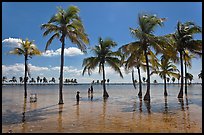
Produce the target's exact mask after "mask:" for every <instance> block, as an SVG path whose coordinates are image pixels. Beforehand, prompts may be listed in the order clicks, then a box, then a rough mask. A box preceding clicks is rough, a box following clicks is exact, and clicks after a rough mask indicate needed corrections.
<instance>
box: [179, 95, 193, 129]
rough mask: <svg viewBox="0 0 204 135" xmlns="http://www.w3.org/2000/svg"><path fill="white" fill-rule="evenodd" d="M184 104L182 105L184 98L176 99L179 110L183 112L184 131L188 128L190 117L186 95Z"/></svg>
mask: <svg viewBox="0 0 204 135" xmlns="http://www.w3.org/2000/svg"><path fill="white" fill-rule="evenodd" d="M185 99H186V104H185V105H184V100H183V98H180V99H178V100H179V103H180V105H181V110H182V113H183V118H182V120H183V128H184V129H185V132H188V130H189V129H190V127H191V126H190V117H189V106H188V97H187V95H186V98H185Z"/></svg>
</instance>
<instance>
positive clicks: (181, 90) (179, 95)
mask: <svg viewBox="0 0 204 135" xmlns="http://www.w3.org/2000/svg"><path fill="white" fill-rule="evenodd" d="M180 61H181V88H180V92H179V94H178V98H183V58H182V51H180Z"/></svg>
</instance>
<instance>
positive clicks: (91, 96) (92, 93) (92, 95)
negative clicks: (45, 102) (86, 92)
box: [91, 93, 93, 101]
mask: <svg viewBox="0 0 204 135" xmlns="http://www.w3.org/2000/svg"><path fill="white" fill-rule="evenodd" d="M91 101H93V93H91Z"/></svg>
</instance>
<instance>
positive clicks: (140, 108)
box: [139, 98, 142, 113]
mask: <svg viewBox="0 0 204 135" xmlns="http://www.w3.org/2000/svg"><path fill="white" fill-rule="evenodd" d="M139 110H140V113H141V112H142V98H140V107H139Z"/></svg>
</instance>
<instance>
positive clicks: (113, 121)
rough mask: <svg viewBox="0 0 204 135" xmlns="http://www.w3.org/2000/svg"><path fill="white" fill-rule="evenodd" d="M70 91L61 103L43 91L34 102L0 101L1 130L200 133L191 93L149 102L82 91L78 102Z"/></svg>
mask: <svg viewBox="0 0 204 135" xmlns="http://www.w3.org/2000/svg"><path fill="white" fill-rule="evenodd" d="M64 93H65V94H64V95H66V94H67V93H66V92H64ZM110 93H111V92H110ZM69 94H70V93H69ZM74 94H75V93H73V95H74ZM20 95H22V94H20ZM73 95H71V94H70V96H67V97H65V98H64V104H63V105H58V104H57V103H58V102H57V101H58V99H52V100H50V99H49V98H44V99H43V95H42V94H41V96H42V97H40V95H39V99H38V101H37V102H36V103H30V102H29V100H27V102H24V101H23V99H20V98H17V99H18V100H19V102H20V103H22V104H21V105H20V104H18V103H17V104H13V106H11V105H10V106H8V104H3V110H2V117H3V122H2V132H3V133H5V132H8V131H9V129H11V130H12V132H14V133H53V132H55V133H56V132H62V133H82V132H89V133H96V132H97V133H106V132H117V133H148V132H150V133H161V132H162V133H202V106H200V105H199V104H195V103H194V102H195V101H194V100H193V96H191V95H189V96H188V97H185V96H184V98H183V100H178V99H177V98H176V97H174V95H171V96H172V97H171V96H169V97H167V98H166V99H165V98H164V97H162V96H159V97H160V99H159V100H158V98H157V99H156V98H155V99H154V98H153V99H152V101H151V102H150V103H148V102H144V101H143V100H140V99H139V98H137V96H132V98H129V99H127V98H123V97H122V96H118V97H117V96H114V95H113V96H112V97H109V98H108V99H107V100H104V99H102V98H101V92H99V93H95V94H94V95H93V99H91V98H88V96H87V95H86V92H85V91H84V94H83V92H82V95H83V96H82V98H81V100H80V101H79V103H78V104H77V102H76V101H75V98H70V97H71V96H73Z"/></svg>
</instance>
